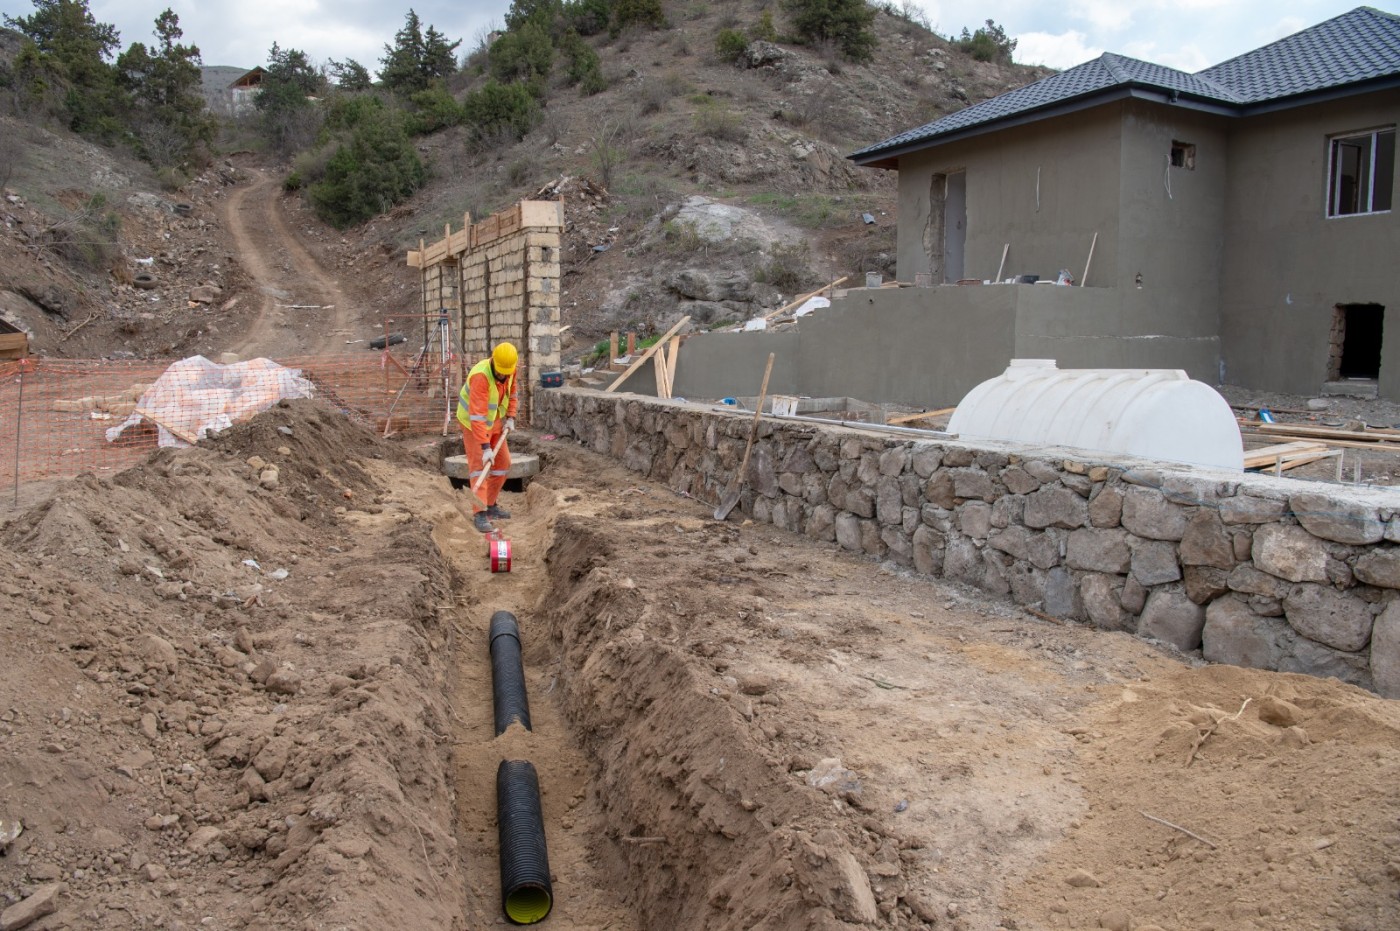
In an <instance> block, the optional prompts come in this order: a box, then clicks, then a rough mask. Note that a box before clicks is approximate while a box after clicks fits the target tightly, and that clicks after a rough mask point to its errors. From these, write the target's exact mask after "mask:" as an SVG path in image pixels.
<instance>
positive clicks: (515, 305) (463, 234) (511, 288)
mask: <svg viewBox="0 0 1400 931" xmlns="http://www.w3.org/2000/svg"><path fill="white" fill-rule="evenodd" d="M563 230H564V203H563V201H562V200H522V201H520V202H518V203H516V204H515V205H514V206H512V207H510V208H508V209H506V210H503V211H501V212H500V213H496V214H493V215H491V216H490V217H487V218H486V219H485V220H482V221H480V222H477V223H472V222H471V215H470V214H467V215H466V216H464V217H463V223H462V228H461V229H459V230H456V231H454V230H453V229H452V225H451V224H447V225H446V226H445V227H444V229H443V236H442V238H441V239H439V240H438V241H437V242H434V243H426V242H424V241H422V240H420V241H419V244H418V249H417V250H414V251H410V252H409V253H408V264H409V265H410V266H411V267H413V268H416V269H418V272H419V281H420V286H421V295H422V310H423V314H424V321H425V323H424V326H425V327H426V326H428V325H429V324H428V321H429V320H431V319H432V318H433V317H435V316H436V315H438V314H440V313H446V314H447V315H448V316H449V318H450V319H451V321H452V329H453V340H454V343H455V346H454V352H455V354H456V357H457V364H458V367H459V373H460V375H461V377H465V375H466V371H467V369H469V368H470V367H471V366H472V365H473V364H475V363H476V362H477V361H478V360H480V359H482V358H484V357H485V356H486V355H487V354H488V353H489V352H490V351H491V349H492V348H493V347H494V346H495V345H496V344H497V343H500V342H503V341H509V342H513V343H515V345H516V348H517V349H518V350H519V351H520V376H519V384H520V415H521V419H522V420H525V419H528V418H529V416H530V408H531V403H530V401H531V397H532V395H533V393H534V390H535V389H536V387H537V385H538V381H539V375H540V373H542V372H553V371H558V369H559V355H560V342H559V253H560V246H561V237H562V234H563ZM427 337H428V333H427V332H426V330H425V332H424V334H423V338H424V342H425V343H426V342H427ZM459 383H460V380H459Z"/></svg>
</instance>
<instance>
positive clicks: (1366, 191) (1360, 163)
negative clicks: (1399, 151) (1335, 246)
mask: <svg viewBox="0 0 1400 931" xmlns="http://www.w3.org/2000/svg"><path fill="white" fill-rule="evenodd" d="M1329 162H1330V171H1329V184H1328V188H1329V190H1328V196H1327V215H1328V216H1329V217H1345V216H1351V215H1353V214H1359V213H1380V212H1382V211H1386V210H1389V209H1390V203H1391V198H1392V196H1393V193H1394V187H1395V127H1394V126H1389V127H1386V128H1385V129H1375V130H1372V131H1370V132H1365V133H1352V134H1349V135H1346V136H1334V137H1332V140H1331V157H1330V159H1329Z"/></svg>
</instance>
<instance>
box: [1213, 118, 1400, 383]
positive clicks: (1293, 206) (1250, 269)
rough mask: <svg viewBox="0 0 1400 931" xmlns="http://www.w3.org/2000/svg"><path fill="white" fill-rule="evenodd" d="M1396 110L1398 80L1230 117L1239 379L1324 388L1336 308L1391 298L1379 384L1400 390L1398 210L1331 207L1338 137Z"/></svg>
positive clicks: (1227, 330)
mask: <svg viewBox="0 0 1400 931" xmlns="http://www.w3.org/2000/svg"><path fill="white" fill-rule="evenodd" d="M1398 116H1400V90H1391V91H1386V92H1382V93H1377V94H1372V95H1369V96H1368V97H1367V98H1365V99H1355V100H1341V101H1335V102H1330V103H1326V104H1319V105H1317V106H1312V107H1306V108H1300V109H1297V110H1289V111H1285V112H1282V113H1276V114H1266V115H1262V116H1257V117H1252V118H1250V119H1248V120H1242V121H1238V122H1237V124H1236V125H1235V126H1233V127H1232V129H1231V134H1230V175H1229V182H1228V185H1227V191H1228V194H1227V212H1228V216H1229V221H1228V222H1227V226H1226V236H1225V249H1224V254H1225V276H1224V287H1223V289H1222V302H1221V308H1222V310H1221V317H1222V325H1221V337H1222V341H1223V354H1224V362H1225V376H1226V378H1227V380H1229V381H1230V382H1231V383H1234V384H1242V385H1251V386H1255V387H1259V388H1264V389H1268V390H1272V391H1288V392H1295V393H1300V394H1306V393H1310V392H1316V391H1317V390H1318V389H1319V387H1320V386H1321V384H1322V383H1323V381H1325V380H1326V374H1327V371H1326V370H1327V349H1328V335H1329V332H1330V326H1331V320H1332V311H1333V308H1334V307H1335V306H1336V305H1338V304H1352V303H1356V304H1360V303H1377V304H1381V305H1384V306H1385V308H1386V321H1385V327H1386V332H1385V334H1384V339H1383V341H1382V353H1381V371H1380V385H1379V387H1380V393H1381V395H1382V396H1383V397H1388V398H1392V399H1400V274H1397V272H1396V257H1397V256H1400V211H1395V210H1392V211H1391V212H1390V213H1384V214H1373V215H1367V216H1348V217H1336V218H1331V219H1329V218H1328V217H1327V171H1328V146H1329V138H1330V137H1331V136H1334V135H1342V134H1347V133H1352V132H1357V131H1361V130H1367V129H1375V128H1377V127H1380V126H1385V125H1389V126H1394V125H1395V124H1396V122H1397V117H1398ZM1397 193H1400V192H1397Z"/></svg>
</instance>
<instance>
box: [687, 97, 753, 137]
mask: <svg viewBox="0 0 1400 931" xmlns="http://www.w3.org/2000/svg"><path fill="white" fill-rule="evenodd" d="M705 101H706V106H703V107H701V108H700V109H699V110H697V111H696V112H695V129H696V131H697V132H699V133H700V134H701V135H702V136H708V137H709V138H711V139H716V140H719V141H721V142H743V141H744V140H745V139H746V138H748V134H747V133H746V132H745V131H744V120H743V117H741V116H740V115H739V114H737V113H735V112H734V111H733V110H730V109H728V108H726V107H722V106H719V105H718V104H716V103H715V102H714V101H713V100H711V99H710V98H708V97H707V98H705Z"/></svg>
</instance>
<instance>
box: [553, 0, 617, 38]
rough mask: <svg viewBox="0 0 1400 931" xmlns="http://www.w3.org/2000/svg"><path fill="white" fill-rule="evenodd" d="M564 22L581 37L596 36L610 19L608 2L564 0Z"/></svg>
mask: <svg viewBox="0 0 1400 931" xmlns="http://www.w3.org/2000/svg"><path fill="white" fill-rule="evenodd" d="M563 13H564V21H565V22H566V23H568V25H569V28H570V29H573V30H574V31H575V32H577V33H578V34H579V35H581V36H596V35H597V34H598V33H600V32H604V31H605V30H606V29H607V28H608V20H609V19H611V18H612V4H611V2H610V0H565V3H564V9H563Z"/></svg>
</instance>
